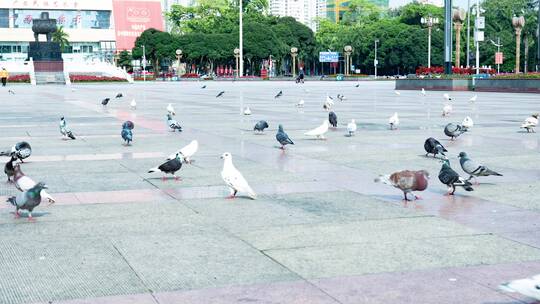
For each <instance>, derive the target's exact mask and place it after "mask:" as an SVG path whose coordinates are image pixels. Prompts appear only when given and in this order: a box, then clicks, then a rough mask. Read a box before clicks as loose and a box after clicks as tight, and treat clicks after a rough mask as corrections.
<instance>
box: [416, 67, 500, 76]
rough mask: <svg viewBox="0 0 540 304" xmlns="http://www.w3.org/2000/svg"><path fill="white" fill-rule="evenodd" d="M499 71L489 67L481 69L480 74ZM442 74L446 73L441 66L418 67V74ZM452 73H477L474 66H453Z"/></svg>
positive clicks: (491, 73)
mask: <svg viewBox="0 0 540 304" xmlns="http://www.w3.org/2000/svg"><path fill="white" fill-rule="evenodd" d="M495 73H497V71H496V70H495V69H489V68H482V69H480V74H490V75H493V74H495ZM433 74H435V75H441V74H444V68H443V67H441V66H432V67H431V68H428V67H419V68H418V69H416V75H433ZM452 74H455V75H474V74H476V69H474V68H470V67H469V68H458V67H453V68H452Z"/></svg>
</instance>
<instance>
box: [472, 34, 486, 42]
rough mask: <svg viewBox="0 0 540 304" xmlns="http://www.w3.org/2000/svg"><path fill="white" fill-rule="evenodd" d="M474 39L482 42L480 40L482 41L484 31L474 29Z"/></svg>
mask: <svg viewBox="0 0 540 304" xmlns="http://www.w3.org/2000/svg"><path fill="white" fill-rule="evenodd" d="M474 41H475V42H482V41H484V32H482V31H475V32H474Z"/></svg>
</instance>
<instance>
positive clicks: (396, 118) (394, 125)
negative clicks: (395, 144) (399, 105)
mask: <svg viewBox="0 0 540 304" xmlns="http://www.w3.org/2000/svg"><path fill="white" fill-rule="evenodd" d="M388 123H389V124H390V130H397V126H398V125H399V116H398V113H397V112H394V115H392V116H391V117H390V118H389V119H388Z"/></svg>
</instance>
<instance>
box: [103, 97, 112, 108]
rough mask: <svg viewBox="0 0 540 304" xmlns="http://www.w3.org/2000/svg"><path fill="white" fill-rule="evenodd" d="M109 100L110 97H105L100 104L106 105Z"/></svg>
mask: <svg viewBox="0 0 540 304" xmlns="http://www.w3.org/2000/svg"><path fill="white" fill-rule="evenodd" d="M110 100H111V99H110V98H109V97H107V98H105V99H103V100H102V101H101V104H102V105H104V106H106V105H107V104H108V103H109V101H110Z"/></svg>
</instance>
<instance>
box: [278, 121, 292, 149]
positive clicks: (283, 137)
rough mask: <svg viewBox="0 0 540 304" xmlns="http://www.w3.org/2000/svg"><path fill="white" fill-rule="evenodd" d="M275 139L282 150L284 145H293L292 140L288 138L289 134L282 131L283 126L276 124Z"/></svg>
mask: <svg viewBox="0 0 540 304" xmlns="http://www.w3.org/2000/svg"><path fill="white" fill-rule="evenodd" d="M276 140H277V141H278V142H279V144H280V145H281V148H280V149H282V150H285V145H294V142H293V141H292V140H291V139H290V138H289V135H287V133H285V131H283V126H282V125H279V126H278V131H277V133H276Z"/></svg>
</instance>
